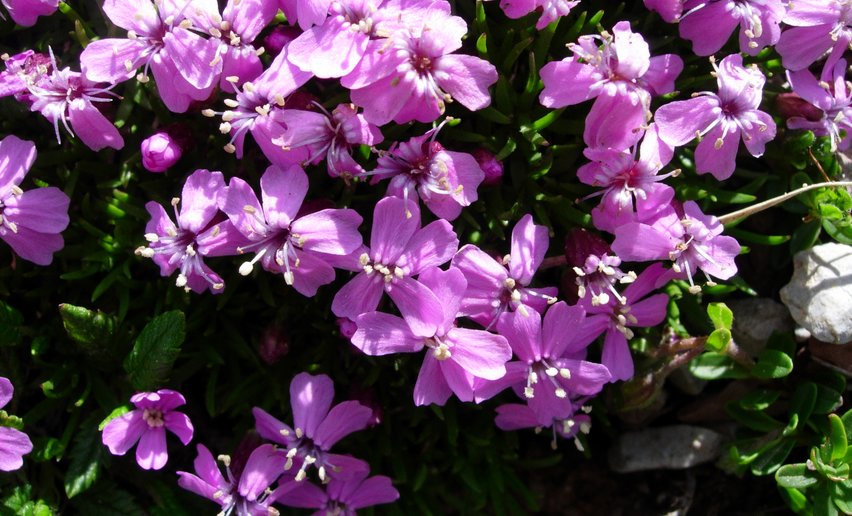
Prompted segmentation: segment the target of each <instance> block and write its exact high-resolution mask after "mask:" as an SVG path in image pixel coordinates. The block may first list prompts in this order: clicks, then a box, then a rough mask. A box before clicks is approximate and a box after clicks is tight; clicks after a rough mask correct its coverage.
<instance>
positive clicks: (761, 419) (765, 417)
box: [725, 402, 784, 432]
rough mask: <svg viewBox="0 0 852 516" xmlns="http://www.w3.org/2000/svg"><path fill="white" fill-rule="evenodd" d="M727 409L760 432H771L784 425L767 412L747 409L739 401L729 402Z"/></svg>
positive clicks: (734, 416)
mask: <svg viewBox="0 0 852 516" xmlns="http://www.w3.org/2000/svg"><path fill="white" fill-rule="evenodd" d="M725 411H726V412H727V413H728V414H730V415H731V417H733V418H734V419H736V420H737V421H738V422H740V423H741V424H742V425H744V426H747V427H748V428H751V429H752V430H757V431H758V432H771V431H773V430H777V429H779V428H781V427H783V426H784V425H783V424H782V423H781V422H780V421H778V420H777V419H775V418H773V417H772V416H770V415H769V414H767V413H766V412H762V411H754V410H746V409H744V408H742V407H740V406H739V404H737V402H729V403H728V404H727V405H726V406H725Z"/></svg>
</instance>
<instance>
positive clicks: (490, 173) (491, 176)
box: [471, 148, 503, 185]
mask: <svg viewBox="0 0 852 516" xmlns="http://www.w3.org/2000/svg"><path fill="white" fill-rule="evenodd" d="M471 154H472V155H473V157H474V158H476V162H477V163H479V168H481V169H482V171H483V172H485V179H484V180H483V181H482V183H483V184H486V185H498V184H500V180H501V179H503V163H502V162H501V161H500V160H498V159H497V157H496V156H494V154H492V153H491V152H490V151H488V150H486V149H483V148H479V149H476V150H475V151H473V152H472V153H471Z"/></svg>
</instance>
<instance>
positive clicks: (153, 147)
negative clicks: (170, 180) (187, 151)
mask: <svg viewBox="0 0 852 516" xmlns="http://www.w3.org/2000/svg"><path fill="white" fill-rule="evenodd" d="M141 150H142V166H143V167H145V169H146V170H148V171H149V172H165V171H166V170H168V169H169V168H170V167H172V166H173V165H174V164H175V163H177V162H178V160H180V158H181V156H183V148H182V147H181V145H180V144H179V143H178V141H177V140H176V139H175V138H173V137H172V136H171V135H170V134H169V133H168V132H166V131H160V132H157V133H154V134H152V135H151V136H149V137H148V138H145V139H144V140H142V148H141Z"/></svg>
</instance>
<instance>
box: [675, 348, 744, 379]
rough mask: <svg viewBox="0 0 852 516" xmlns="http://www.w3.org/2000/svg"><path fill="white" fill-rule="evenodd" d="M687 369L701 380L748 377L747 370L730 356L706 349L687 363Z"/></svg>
mask: <svg viewBox="0 0 852 516" xmlns="http://www.w3.org/2000/svg"><path fill="white" fill-rule="evenodd" d="M689 370H690V372H692V374H693V375H695V376H696V377H697V378H700V379H702V380H718V379H720V378H748V371H746V370H745V369H744V368H743V367H742V366H740V365H739V364H737V363H736V362H734V361H733V360H732V359H731V357H729V356H727V355H722V354H719V353H714V352H712V351H708V352H707V353H704V354H702V355H699V356H697V357H696V358H695V359H693V360H692V361H691V362H690V363H689Z"/></svg>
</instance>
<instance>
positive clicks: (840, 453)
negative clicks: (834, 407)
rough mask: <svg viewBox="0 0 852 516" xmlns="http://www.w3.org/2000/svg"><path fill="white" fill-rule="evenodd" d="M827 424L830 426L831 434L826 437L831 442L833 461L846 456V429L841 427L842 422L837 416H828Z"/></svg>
mask: <svg viewBox="0 0 852 516" xmlns="http://www.w3.org/2000/svg"><path fill="white" fill-rule="evenodd" d="M828 422H829V425H830V426H831V432H830V433H829V435H828V438H829V441H830V442H831V460H832V461H835V460H838V459H842V458H843V457H845V456H846V448H847V441H846V428H844V427H843V420H841V419H840V417H839V416H838V415H837V414H829V415H828Z"/></svg>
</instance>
